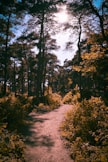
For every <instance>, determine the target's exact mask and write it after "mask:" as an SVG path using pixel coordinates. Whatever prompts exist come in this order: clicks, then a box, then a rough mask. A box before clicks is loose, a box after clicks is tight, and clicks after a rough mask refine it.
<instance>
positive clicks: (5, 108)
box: [0, 96, 31, 130]
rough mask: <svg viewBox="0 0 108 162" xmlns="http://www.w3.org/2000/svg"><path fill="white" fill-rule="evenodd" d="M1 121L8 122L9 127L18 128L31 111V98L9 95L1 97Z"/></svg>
mask: <svg viewBox="0 0 108 162" xmlns="http://www.w3.org/2000/svg"><path fill="white" fill-rule="evenodd" d="M0 111H1V113H0V122H1V123H7V127H8V129H11V130H18V129H20V126H21V125H22V124H23V122H24V120H25V118H26V116H27V115H28V113H29V112H30V111H31V104H30V100H27V99H24V97H20V98H19V97H14V96H9V97H5V98H2V99H1V103H0Z"/></svg>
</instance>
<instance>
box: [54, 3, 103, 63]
mask: <svg viewBox="0 0 108 162" xmlns="http://www.w3.org/2000/svg"><path fill="white" fill-rule="evenodd" d="M102 1H103V0H94V5H95V6H96V7H100V5H101V3H102ZM55 16H56V20H57V21H58V23H59V24H61V28H62V25H63V23H64V22H68V21H69V17H68V14H67V9H66V6H64V7H61V8H60V12H59V13H58V14H56V15H55ZM61 28H60V32H59V34H57V35H56V36H55V38H56V39H57V44H58V45H59V46H61V48H60V49H59V50H58V51H56V55H57V57H58V60H60V64H61V65H63V63H64V61H65V60H66V59H67V60H72V58H73V57H74V55H75V53H76V50H77V45H76V44H77V42H75V43H74V48H73V49H72V50H66V49H65V44H66V42H68V40H69V32H65V31H61ZM73 37H75V35H73V36H72V39H73V40H74V39H75V38H73Z"/></svg>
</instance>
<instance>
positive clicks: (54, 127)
mask: <svg viewBox="0 0 108 162" xmlns="http://www.w3.org/2000/svg"><path fill="white" fill-rule="evenodd" d="M69 109H72V105H62V106H60V108H58V109H55V110H54V111H51V112H47V113H35V112H32V113H31V114H30V117H31V119H32V121H33V124H32V125H31V127H30V128H29V134H28V139H27V142H26V151H25V156H26V161H27V162H73V160H72V159H71V158H70V156H69V150H68V149H66V147H65V145H64V142H63V141H64V140H63V139H62V137H61V134H60V124H61V122H62V121H63V120H64V116H65V113H66V112H67V111H68V110H69Z"/></svg>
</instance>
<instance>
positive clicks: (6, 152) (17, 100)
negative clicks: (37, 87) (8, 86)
mask: <svg viewBox="0 0 108 162" xmlns="http://www.w3.org/2000/svg"><path fill="white" fill-rule="evenodd" d="M31 101H32V100H31V99H30V98H27V97H25V96H18V97H15V96H14V95H10V96H7V97H3V98H1V99H0V160H1V161H0V162H5V161H8V162H23V161H25V160H24V142H23V138H22V135H21V131H22V129H24V126H25V124H26V117H27V115H28V114H29V112H30V111H31V110H32V107H31Z"/></svg>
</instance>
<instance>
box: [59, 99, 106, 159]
mask: <svg viewBox="0 0 108 162" xmlns="http://www.w3.org/2000/svg"><path fill="white" fill-rule="evenodd" d="M107 121H108V107H106V106H105V104H104V102H103V101H102V100H101V99H100V98H97V97H92V98H91V99H89V100H83V101H82V102H81V103H80V105H79V106H78V107H77V108H75V109H74V110H72V111H71V112H68V114H67V117H66V120H65V122H64V123H63V125H62V128H63V136H64V137H66V138H67V139H68V140H69V142H70V145H71V156H72V158H73V159H74V160H75V161H76V162H79V161H84V162H91V161H95V162H98V161H100V162H107V161H108V154H107V151H108V124H107V123H108V122H107Z"/></svg>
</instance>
